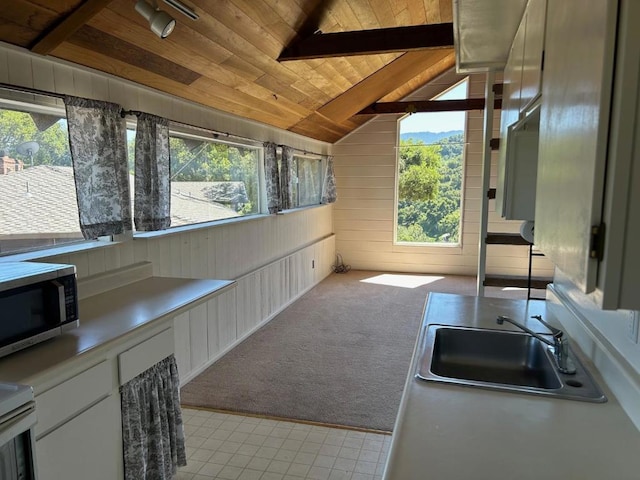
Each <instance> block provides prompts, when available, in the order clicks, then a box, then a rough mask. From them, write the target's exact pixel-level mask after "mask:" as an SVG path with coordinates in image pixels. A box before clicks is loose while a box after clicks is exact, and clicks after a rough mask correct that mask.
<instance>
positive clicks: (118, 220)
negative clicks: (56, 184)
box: [64, 96, 131, 239]
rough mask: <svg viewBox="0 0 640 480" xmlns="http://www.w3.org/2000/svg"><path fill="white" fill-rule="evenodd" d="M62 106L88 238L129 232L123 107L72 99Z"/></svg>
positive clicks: (81, 225) (129, 214)
mask: <svg viewBox="0 0 640 480" xmlns="http://www.w3.org/2000/svg"><path fill="white" fill-rule="evenodd" d="M64 103H65V106H66V110H67V123H68V126H69V146H70V148H71V157H72V160H73V174H74V177H75V183H76V195H77V198H78V211H79V215H80V230H81V231H82V234H83V236H84V238H86V239H94V238H97V237H100V236H103V235H115V234H118V233H122V232H124V231H125V230H131V203H130V202H131V201H130V198H131V197H130V195H129V175H128V171H127V142H126V128H125V125H124V119H123V118H122V117H121V116H120V111H121V107H120V105H116V104H114V103H107V102H101V101H97V100H87V99H84V98H77V97H68V96H67V97H65V99H64Z"/></svg>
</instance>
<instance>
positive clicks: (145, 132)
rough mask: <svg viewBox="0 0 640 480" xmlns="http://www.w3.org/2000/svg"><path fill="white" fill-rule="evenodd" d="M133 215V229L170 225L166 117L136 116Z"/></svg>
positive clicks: (157, 227) (167, 124)
mask: <svg viewBox="0 0 640 480" xmlns="http://www.w3.org/2000/svg"><path fill="white" fill-rule="evenodd" d="M135 154H136V160H135V182H134V185H135V188H134V203H133V216H134V221H135V225H136V230H141V231H152V230H163V229H165V228H169V226H170V225H171V213H170V204H171V164H170V155H169V120H167V119H166V118H161V117H157V116H155V115H151V114H148V113H140V114H139V115H138V124H137V127H136V147H135Z"/></svg>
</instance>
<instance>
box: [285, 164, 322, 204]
mask: <svg viewBox="0 0 640 480" xmlns="http://www.w3.org/2000/svg"><path fill="white" fill-rule="evenodd" d="M291 170H292V175H291V190H292V195H291V196H292V198H293V206H294V207H306V206H309V205H318V204H320V198H321V195H322V160H321V159H320V158H315V157H304V156H298V155H294V157H293V165H292V166H291Z"/></svg>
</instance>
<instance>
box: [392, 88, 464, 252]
mask: <svg viewBox="0 0 640 480" xmlns="http://www.w3.org/2000/svg"><path fill="white" fill-rule="evenodd" d="M463 83H466V87H467V88H466V98H468V97H469V85H470V84H469V78H468V77H465V78H464V79H462V80H460V81H459V82H456V83H455V84H453V85H451V86H450V87H449V88H447V89H445V90H444V91H442V92H441V93H439V94H437V95H435V96H434V97H432V98H431V99H430V100H437V99H439V98H441V97H443V96H444V95H446V94H447V93H448V92H450V91H451V90H453V89H454V88H456V87H458V86H459V85H461V84H463ZM422 113H423V114H426V115H428V114H429V113H439V112H422ZM462 113H464V125H463V128H462V135H463V142H462V162H461V168H462V172H461V175H462V178H461V179H460V203H459V209H460V220H459V223H458V232H459V233H458V241H457V242H407V241H399V240H398V227H399V225H398V213H399V212H398V211H399V203H400V201H399V196H400V153H401V149H402V146H401V145H400V141H401V127H400V123H401V122H402V121H403V120H405V119H406V118H408V117H409V116H411V115H412V114H406V115H403V116H402V117H401V118H399V119H398V120H397V128H396V149H395V151H396V159H395V176H394V209H393V245H394V246H396V247H399V248H402V247H407V248H409V249H414V248H429V247H435V248H438V249H439V248H457V249H459V250H460V251H461V249H462V246H463V233H464V202H465V187H466V166H467V147H468V142H467V123H468V114H469V112H467V111H465V112H462ZM419 114H420V113H417V114H414V115H419ZM429 145H434V144H429ZM436 145H437V144H436Z"/></svg>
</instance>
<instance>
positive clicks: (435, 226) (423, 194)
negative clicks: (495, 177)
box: [395, 80, 468, 245]
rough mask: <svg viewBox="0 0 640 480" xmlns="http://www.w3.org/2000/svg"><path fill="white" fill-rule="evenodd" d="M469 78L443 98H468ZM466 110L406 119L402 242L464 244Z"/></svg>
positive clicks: (400, 185)
mask: <svg viewBox="0 0 640 480" xmlns="http://www.w3.org/2000/svg"><path fill="white" fill-rule="evenodd" d="M467 83H468V82H467V81H466V80H464V81H462V82H460V83H459V84H458V85H456V86H454V87H452V88H451V89H449V90H448V91H447V92H445V93H444V94H442V95H440V96H439V97H436V99H439V100H451V99H461V98H467ZM465 121H466V113H465V112H443V113H416V114H413V115H409V116H407V117H404V118H403V119H402V120H400V139H399V143H400V145H399V147H398V160H397V165H398V169H397V175H396V192H397V197H396V198H397V208H396V232H395V234H396V243H401V244H407V245H416V244H417V245H425V244H428V245H458V244H459V243H460V229H461V216H462V215H461V210H462V209H461V206H462V177H463V172H464V144H465V139H464V129H465Z"/></svg>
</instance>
